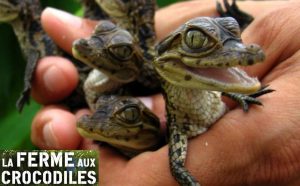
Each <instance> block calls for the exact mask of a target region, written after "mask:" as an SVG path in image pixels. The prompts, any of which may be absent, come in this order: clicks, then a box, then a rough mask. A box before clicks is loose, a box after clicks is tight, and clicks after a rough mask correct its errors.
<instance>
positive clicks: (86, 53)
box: [72, 21, 143, 83]
mask: <svg viewBox="0 0 300 186" xmlns="http://www.w3.org/2000/svg"><path fill="white" fill-rule="evenodd" d="M72 53H73V55H74V57H75V58H77V59H79V60H80V61H82V62H83V63H85V64H86V65H88V66H90V67H92V68H96V69H98V70H100V71H101V72H103V73H105V74H106V75H107V76H108V77H110V78H112V79H114V80H116V81H119V82H122V83H128V82H131V81H133V80H135V79H136V78H137V77H138V75H139V71H140V70H139V68H140V67H141V66H142V63H143V57H142V54H141V52H140V50H139V48H138V47H137V44H136V43H135V42H134V39H133V37H132V36H131V35H130V33H129V32H127V31H126V30H123V29H121V28H119V27H117V26H116V25H115V24H113V23H112V22H110V21H100V23H99V24H98V25H97V26H96V28H95V30H94V33H93V34H92V36H91V37H90V38H88V39H79V40H76V41H75V42H74V43H73V48H72Z"/></svg>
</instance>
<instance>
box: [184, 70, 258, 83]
mask: <svg viewBox="0 0 300 186" xmlns="http://www.w3.org/2000/svg"><path fill="white" fill-rule="evenodd" d="M187 70H188V71H189V72H191V73H193V74H195V75H197V76H199V77H201V78H203V79H206V80H207V81H209V80H214V81H217V82H220V83H224V84H237V83H238V84H244V85H250V86H251V85H252V84H256V83H257V81H258V80H257V78H252V77H249V76H248V75H247V74H246V72H244V71H243V70H241V69H240V68H238V67H229V68H190V67H187Z"/></svg>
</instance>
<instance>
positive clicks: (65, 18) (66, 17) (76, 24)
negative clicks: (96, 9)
mask: <svg viewBox="0 0 300 186" xmlns="http://www.w3.org/2000/svg"><path fill="white" fill-rule="evenodd" d="M45 11H47V12H48V13H50V14H52V15H53V16H54V17H57V18H58V19H59V20H60V21H61V22H63V23H64V24H67V25H70V24H71V25H72V28H80V27H81V24H82V22H81V19H80V18H79V17H76V16H74V15H72V14H70V13H68V12H65V11H62V10H59V9H56V8H51V7H48V8H46V9H45Z"/></svg>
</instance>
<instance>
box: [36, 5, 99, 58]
mask: <svg viewBox="0 0 300 186" xmlns="http://www.w3.org/2000/svg"><path fill="white" fill-rule="evenodd" d="M41 21H42V25H43V28H44V29H45V31H46V32H47V33H48V35H49V36H50V37H51V38H52V39H53V40H54V42H55V43H56V44H57V45H58V46H59V47H60V48H62V49H63V50H65V51H66V52H68V53H70V54H71V53H72V50H71V48H72V43H73V41H74V40H76V39H79V38H83V37H87V36H89V35H91V33H92V31H93V29H94V27H95V25H96V24H97V22H96V21H91V20H88V19H82V18H80V17H77V16H74V15H72V14H69V13H67V12H64V11H61V10H58V9H54V8H46V9H45V10H44V11H43V13H42V16H41Z"/></svg>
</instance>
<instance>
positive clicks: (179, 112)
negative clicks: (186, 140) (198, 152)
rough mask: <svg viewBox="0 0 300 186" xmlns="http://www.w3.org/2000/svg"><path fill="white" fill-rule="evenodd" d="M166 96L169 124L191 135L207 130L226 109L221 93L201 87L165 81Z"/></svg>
mask: <svg viewBox="0 0 300 186" xmlns="http://www.w3.org/2000/svg"><path fill="white" fill-rule="evenodd" d="M163 89H164V94H165V98H166V109H167V115H168V116H167V118H168V122H167V124H168V125H169V126H172V125H177V126H176V127H178V128H179V130H181V132H183V133H186V134H187V135H188V136H189V137H193V136H196V135H198V134H201V133H203V132H205V131H206V130H207V129H208V128H209V127H210V126H211V125H212V124H213V123H215V122H216V121H217V120H218V119H219V118H220V117H221V116H222V115H223V114H224V113H225V110H226V106H225V104H224V103H223V102H222V100H221V93H220V92H216V91H207V90H201V89H189V88H184V87H177V86H175V85H172V84H170V83H168V82H166V81H163Z"/></svg>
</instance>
